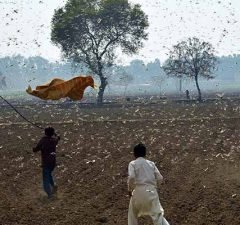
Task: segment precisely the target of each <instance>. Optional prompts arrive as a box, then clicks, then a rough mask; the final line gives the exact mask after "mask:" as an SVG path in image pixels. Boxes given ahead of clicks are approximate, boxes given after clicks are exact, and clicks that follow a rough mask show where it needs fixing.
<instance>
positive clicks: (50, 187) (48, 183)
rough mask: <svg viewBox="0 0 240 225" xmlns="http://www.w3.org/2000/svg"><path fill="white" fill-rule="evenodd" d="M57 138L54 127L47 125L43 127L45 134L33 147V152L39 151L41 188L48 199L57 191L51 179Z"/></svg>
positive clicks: (54, 164) (58, 138) (54, 163)
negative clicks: (40, 158) (40, 157)
mask: <svg viewBox="0 0 240 225" xmlns="http://www.w3.org/2000/svg"><path fill="white" fill-rule="evenodd" d="M59 140H60V137H59V136H57V135H56V134H55V131H54V128H52V127H47V128H46V129H45V136H44V137H42V138H41V140H40V141H39V142H38V144H37V146H36V147H35V148H33V152H37V151H41V156H42V176H43V177H42V179H43V189H44V191H45V192H46V193H47V196H48V198H49V199H51V198H52V197H53V194H55V193H56V192H57V186H56V185H55V183H54V181H53V177H52V172H53V170H54V168H55V166H56V146H57V144H58V141H59Z"/></svg>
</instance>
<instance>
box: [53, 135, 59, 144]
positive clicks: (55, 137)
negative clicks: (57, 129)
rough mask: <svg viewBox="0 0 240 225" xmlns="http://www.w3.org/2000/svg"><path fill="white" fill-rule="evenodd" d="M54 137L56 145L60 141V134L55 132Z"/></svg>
mask: <svg viewBox="0 0 240 225" xmlns="http://www.w3.org/2000/svg"><path fill="white" fill-rule="evenodd" d="M54 139H55V140H56V145H57V144H58V142H59V141H60V136H58V135H57V134H56V133H55V134H54Z"/></svg>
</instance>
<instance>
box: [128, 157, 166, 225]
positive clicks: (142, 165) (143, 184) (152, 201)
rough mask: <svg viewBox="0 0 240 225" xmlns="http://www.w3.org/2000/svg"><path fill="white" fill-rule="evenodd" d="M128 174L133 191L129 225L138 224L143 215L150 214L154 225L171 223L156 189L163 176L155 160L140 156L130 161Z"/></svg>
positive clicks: (130, 189) (129, 188)
mask: <svg viewBox="0 0 240 225" xmlns="http://www.w3.org/2000/svg"><path fill="white" fill-rule="evenodd" d="M128 174H129V176H128V190H129V191H132V197H131V200H130V204H129V210H128V225H137V224H138V222H137V218H138V217H141V216H150V217H151V218H152V220H153V223H154V225H169V223H168V222H167V220H166V219H165V218H164V217H163V214H164V210H163V208H162V206H161V203H160V201H159V196H158V193H157V189H156V188H157V185H159V183H160V182H161V181H162V179H163V177H162V175H161V174H160V172H159V170H158V169H157V167H156V166H155V164H154V162H151V161H149V160H146V159H144V158H142V157H139V158H137V159H136V160H134V161H132V162H130V163H129V166H128Z"/></svg>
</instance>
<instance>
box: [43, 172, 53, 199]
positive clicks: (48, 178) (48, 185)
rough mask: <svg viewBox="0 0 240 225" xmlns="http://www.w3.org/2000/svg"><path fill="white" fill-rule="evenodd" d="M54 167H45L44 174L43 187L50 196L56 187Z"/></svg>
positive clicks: (49, 196)
mask: <svg viewBox="0 0 240 225" xmlns="http://www.w3.org/2000/svg"><path fill="white" fill-rule="evenodd" d="M53 170H54V168H48V167H43V169H42V175H43V189H44V191H45V192H46V193H47V195H48V198H51V197H52V189H53V187H54V181H53V177H52V172H53Z"/></svg>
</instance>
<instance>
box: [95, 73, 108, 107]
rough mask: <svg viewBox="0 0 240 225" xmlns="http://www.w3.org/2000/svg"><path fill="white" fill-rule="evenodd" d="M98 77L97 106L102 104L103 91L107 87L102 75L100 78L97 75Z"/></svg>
mask: <svg viewBox="0 0 240 225" xmlns="http://www.w3.org/2000/svg"><path fill="white" fill-rule="evenodd" d="M99 77H100V81H101V85H100V87H99V91H98V96H97V104H102V102H103V94H104V90H105V88H106V86H107V78H106V77H103V76H102V75H101V76H100V75H99Z"/></svg>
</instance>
